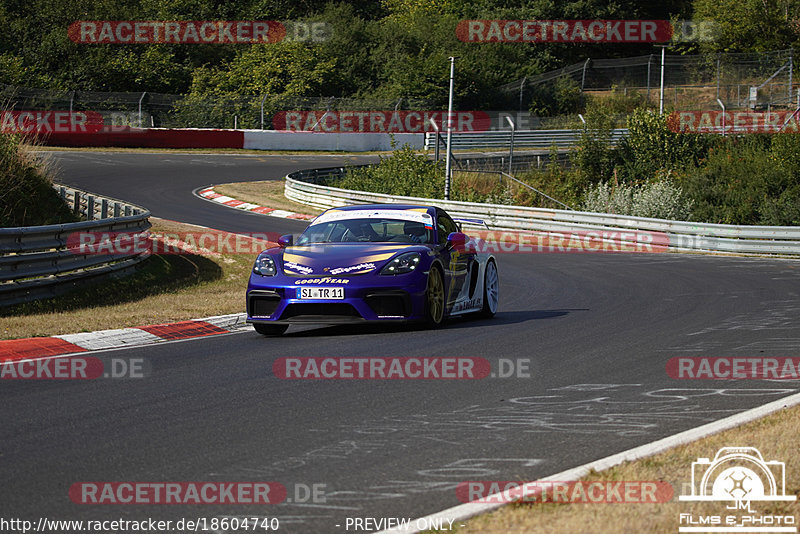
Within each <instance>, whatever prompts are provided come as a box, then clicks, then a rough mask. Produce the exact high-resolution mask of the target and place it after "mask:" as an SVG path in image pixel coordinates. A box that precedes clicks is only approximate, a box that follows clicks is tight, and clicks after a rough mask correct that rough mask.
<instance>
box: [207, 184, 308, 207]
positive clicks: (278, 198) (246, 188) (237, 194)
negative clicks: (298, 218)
mask: <svg viewBox="0 0 800 534" xmlns="http://www.w3.org/2000/svg"><path fill="white" fill-rule="evenodd" d="M285 183H286V182H285V181H284V180H264V181H260V182H236V183H232V184H220V185H215V186H214V191H216V192H217V193H219V194H221V195H227V196H229V197H231V198H235V199H236V200H243V201H245V202H250V203H251V204H258V205H259V206H268V207H270V208H275V209H281V210H287V211H293V212H295V213H303V214H305V215H319V214H320V213H322V211H323V210H320V209H316V208H313V207H311V206H306V205H305V204H300V203H299V202H294V201H292V200H289V199H288V198H286V197H285V196H284V195H283V188H284V185H285Z"/></svg>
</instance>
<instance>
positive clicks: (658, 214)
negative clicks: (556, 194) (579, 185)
mask: <svg viewBox="0 0 800 534" xmlns="http://www.w3.org/2000/svg"><path fill="white" fill-rule="evenodd" d="M692 205H693V201H692V200H691V199H689V198H687V197H686V195H685V194H684V193H683V190H682V189H681V188H680V186H678V185H676V184H675V182H674V181H673V180H672V179H671V178H669V177H666V178H662V179H660V180H657V181H654V182H650V183H645V184H641V185H635V184H624V183H623V184H618V185H613V186H612V185H611V184H610V183H609V182H601V183H599V184H596V185H594V186H591V187H589V188H588V189H587V190H586V192H585V193H584V200H583V209H584V210H585V211H592V212H597V213H615V214H618V215H633V216H635V217H653V218H656V219H672V220H686V218H687V217H688V216H689V214H690V213H691V210H692Z"/></svg>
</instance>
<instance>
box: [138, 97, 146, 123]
mask: <svg viewBox="0 0 800 534" xmlns="http://www.w3.org/2000/svg"><path fill="white" fill-rule="evenodd" d="M146 94H147V91H145V92H144V93H142V96H140V97H139V128H141V127H142V100H144V95H146Z"/></svg>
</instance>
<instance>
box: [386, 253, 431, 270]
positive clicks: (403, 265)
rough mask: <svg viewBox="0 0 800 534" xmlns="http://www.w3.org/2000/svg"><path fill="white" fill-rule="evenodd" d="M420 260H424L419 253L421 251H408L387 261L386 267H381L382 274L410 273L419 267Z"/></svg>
mask: <svg viewBox="0 0 800 534" xmlns="http://www.w3.org/2000/svg"><path fill="white" fill-rule="evenodd" d="M420 261H422V257H421V256H420V255H419V252H406V253H405V254H400V255H399V256H397V257H396V258H395V259H393V260H392V261H390V262H389V263H387V264H386V267H384V268H383V269H381V274H405V273H410V272H411V271H413V270H414V269H416V268H417V266H418V265H419V262H420Z"/></svg>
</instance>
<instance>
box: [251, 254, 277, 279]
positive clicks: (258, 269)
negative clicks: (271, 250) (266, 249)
mask: <svg viewBox="0 0 800 534" xmlns="http://www.w3.org/2000/svg"><path fill="white" fill-rule="evenodd" d="M253 272H254V273H256V274H260V275H261V276H275V274H276V273H277V272H278V269H277V268H276V267H275V260H273V259H272V256H259V257H258V259H256V264H255V265H254V266H253Z"/></svg>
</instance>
